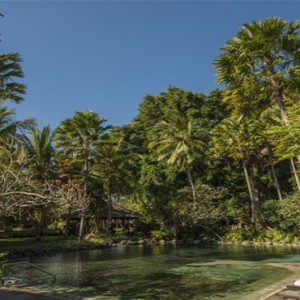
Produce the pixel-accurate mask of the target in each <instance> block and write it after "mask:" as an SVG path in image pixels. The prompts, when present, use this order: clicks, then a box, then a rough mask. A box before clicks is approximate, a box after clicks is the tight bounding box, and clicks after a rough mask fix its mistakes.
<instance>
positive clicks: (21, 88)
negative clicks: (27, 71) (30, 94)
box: [0, 53, 26, 103]
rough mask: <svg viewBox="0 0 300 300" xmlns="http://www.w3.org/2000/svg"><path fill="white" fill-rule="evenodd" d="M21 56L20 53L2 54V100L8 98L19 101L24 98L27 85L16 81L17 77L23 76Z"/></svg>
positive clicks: (0, 91) (0, 58) (0, 77)
mask: <svg viewBox="0 0 300 300" xmlns="http://www.w3.org/2000/svg"><path fill="white" fill-rule="evenodd" d="M21 61H22V60H21V58H20V55H19V54H18V53H5V54H0V101H2V102H4V101H6V100H7V99H9V100H11V101H12V102H15V103H19V102H21V101H22V100H24V98H23V95H24V94H25V92H26V86H25V85H24V84H22V83H19V82H16V81H15V79H16V78H17V79H19V78H23V75H24V74H23V71H22V68H21V65H20V63H21Z"/></svg>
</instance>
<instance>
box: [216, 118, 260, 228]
mask: <svg viewBox="0 0 300 300" xmlns="http://www.w3.org/2000/svg"><path fill="white" fill-rule="evenodd" d="M250 130H251V123H249V122H247V121H245V120H244V119H243V118H242V117H239V118H237V117H231V118H227V119H224V120H223V121H222V122H221V123H219V124H218V125H217V126H216V127H215V128H214V129H213V131H212V139H211V151H212V152H213V154H214V155H216V156H221V155H226V156H228V157H231V158H232V159H234V160H237V161H241V162H242V166H243V171H244V175H245V180H246V184H247V188H248V192H249V197H250V201H251V220H252V223H253V224H256V215H255V196H254V191H253V186H252V182H251V178H250V175H249V171H248V168H247V160H248V158H249V152H250V153H251V150H252V149H251V148H252V147H253V146H252V145H251V139H250V136H251V132H249V131H250Z"/></svg>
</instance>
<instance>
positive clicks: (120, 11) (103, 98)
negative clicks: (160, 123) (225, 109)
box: [0, 0, 300, 129]
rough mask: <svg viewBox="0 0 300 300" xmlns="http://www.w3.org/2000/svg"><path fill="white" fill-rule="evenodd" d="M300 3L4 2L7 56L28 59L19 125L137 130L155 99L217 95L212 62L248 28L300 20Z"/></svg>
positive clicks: (0, 23)
mask: <svg viewBox="0 0 300 300" xmlns="http://www.w3.org/2000/svg"><path fill="white" fill-rule="evenodd" d="M299 11H300V2H297V1H83V0H82V1H41V0H40V1H24V0H23V1H12V0H10V1H0V12H2V13H4V15H5V17H4V18H1V19H0V32H1V37H2V42H1V44H0V47H1V53H3V52H10V51H11V52H19V53H20V54H21V56H22V58H23V63H22V66H23V69H24V72H25V78H24V83H25V84H26V85H27V87H28V92H27V95H26V100H25V101H24V102H22V103H21V104H19V105H17V107H16V109H17V118H18V119H21V118H25V117H35V118H36V119H37V120H38V121H39V125H40V126H44V125H48V124H50V125H51V127H52V128H53V129H54V128H55V127H56V126H58V125H59V123H60V122H61V121H63V120H64V119H66V118H69V117H71V116H72V115H74V113H75V112H76V111H78V110H83V111H85V110H94V111H96V112H98V113H99V116H100V117H101V118H105V119H107V120H108V122H107V123H108V124H113V125H120V124H124V123H128V122H130V121H131V120H132V118H133V117H134V116H135V115H136V114H137V110H138V105H139V103H140V102H141V100H142V99H143V97H144V96H145V95H146V94H158V93H159V92H161V91H164V90H166V89H167V87H168V85H174V86H177V87H181V88H184V89H187V90H191V91H194V92H203V93H209V92H210V91H211V90H212V89H214V88H217V87H218V85H217V83H216V80H215V69H214V67H213V65H212V63H213V60H214V59H215V58H216V56H217V55H218V54H219V53H220V50H219V49H220V47H221V46H222V45H223V44H224V43H225V42H226V41H227V40H228V39H230V38H232V37H233V36H234V35H235V34H236V33H237V32H238V30H239V28H240V27H241V26H242V24H244V23H247V22H251V21H254V20H263V19H266V18H267V17H271V16H279V17H282V18H283V19H285V20H287V21H291V20H295V19H297V18H299Z"/></svg>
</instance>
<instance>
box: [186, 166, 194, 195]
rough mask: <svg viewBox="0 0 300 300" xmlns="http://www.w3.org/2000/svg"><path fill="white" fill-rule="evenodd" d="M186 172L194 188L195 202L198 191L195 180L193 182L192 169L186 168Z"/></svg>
mask: <svg viewBox="0 0 300 300" xmlns="http://www.w3.org/2000/svg"><path fill="white" fill-rule="evenodd" d="M186 172H187V175H188V178H189V182H190V185H191V188H192V196H193V200H195V199H196V189H195V184H194V180H193V177H192V173H191V169H190V167H189V166H188V165H187V166H186Z"/></svg>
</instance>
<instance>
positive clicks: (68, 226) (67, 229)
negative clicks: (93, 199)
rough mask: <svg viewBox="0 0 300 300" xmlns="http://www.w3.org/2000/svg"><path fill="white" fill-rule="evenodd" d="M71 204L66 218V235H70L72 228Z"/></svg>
mask: <svg viewBox="0 0 300 300" xmlns="http://www.w3.org/2000/svg"><path fill="white" fill-rule="evenodd" d="M71 211H72V208H71V206H69V207H68V214H67V218H66V226H65V233H64V236H65V237H67V236H68V235H69V228H70V218H71Z"/></svg>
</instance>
